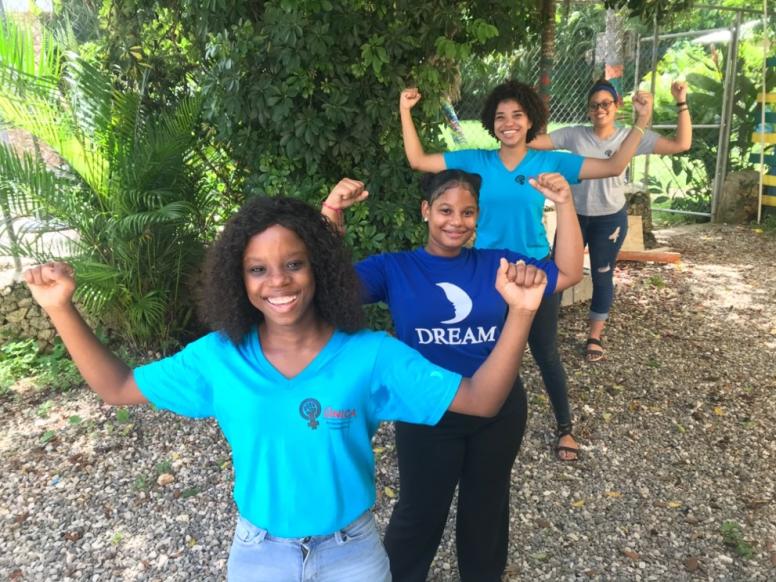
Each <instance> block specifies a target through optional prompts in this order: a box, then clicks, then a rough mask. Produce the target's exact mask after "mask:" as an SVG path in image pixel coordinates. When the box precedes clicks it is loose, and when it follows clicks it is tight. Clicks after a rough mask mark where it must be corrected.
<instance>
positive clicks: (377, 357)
mask: <svg viewBox="0 0 776 582" xmlns="http://www.w3.org/2000/svg"><path fill="white" fill-rule="evenodd" d="M134 375H135V381H136V382H137V385H138V386H139V387H140V390H141V392H142V393H143V395H144V396H145V397H146V398H147V399H148V400H149V401H151V402H152V403H154V404H155V405H156V406H158V407H159V408H164V409H167V410H171V411H172V412H175V413H177V414H181V415H184V416H190V417H195V418H202V417H210V416H212V417H215V418H216V419H217V421H218V424H219V425H220V427H221V430H222V431H223V432H224V436H225V437H226V440H227V441H228V442H229V445H230V446H231V448H232V458H233V462H234V499H235V502H236V504H237V508H238V510H239V512H240V514H241V515H242V516H243V517H244V518H246V519H247V520H248V521H250V522H251V523H253V524H254V525H256V526H258V527H262V528H265V529H267V530H268V531H269V532H270V533H271V534H273V535H276V536H280V537H303V536H308V535H310V536H312V535H324V534H330V533H332V532H334V531H337V530H339V529H342V528H343V527H345V526H346V525H347V524H349V523H350V522H352V521H353V520H355V519H356V518H357V517H358V516H359V515H360V514H361V513H363V512H364V511H365V510H367V509H368V508H369V507H371V506H372V505H373V504H374V501H375V486H374V456H373V454H372V447H371V438H372V435H374V433H375V431H376V429H377V426H378V424H379V423H380V421H383V420H403V421H406V422H413V423H419V424H436V423H437V422H438V421H439V419H440V418H441V417H442V415H443V414H444V412H445V411H446V410H447V408H448V407H449V405H450V403H451V402H452V400H453V398H454V397H455V394H456V391H457V390H458V386H459V384H460V381H461V376H460V375H459V374H455V373H453V372H448V371H447V370H444V369H443V368H440V367H438V366H436V365H434V364H432V363H430V362H428V361H427V360H426V359H424V358H423V357H422V356H421V355H420V354H418V352H416V351H415V350H413V349H411V348H409V347H407V346H406V345H404V344H403V343H401V342H400V341H399V340H397V339H395V338H392V337H390V336H389V335H388V334H386V333H384V332H372V331H361V332H358V333H355V334H346V333H343V332H339V331H337V332H335V333H334V334H333V335H332V337H331V339H330V340H329V341H328V343H327V344H326V345H325V346H324V348H323V349H322V350H321V351H320V353H319V354H318V355H317V356H316V357H315V359H314V360H313V361H312V362H311V363H310V364H309V365H308V366H307V367H306V368H305V369H304V370H303V371H302V372H300V373H299V374H298V375H297V376H295V377H294V378H291V379H288V378H286V377H285V376H283V375H282V374H281V373H280V372H278V370H277V369H275V368H274V367H273V366H272V364H270V363H269V361H267V359H266V358H265V357H264V354H263V352H262V349H261V345H260V343H259V337H258V333H257V331H255V330H254V331H253V332H251V333H250V334H248V335H247V336H246V338H245V339H244V340H243V341H242V342H241V344H240V345H239V346H235V345H234V344H233V343H232V342H231V341H229V340H228V338H226V337H225V336H224V335H222V334H219V333H211V334H209V335H207V336H205V337H203V338H201V339H199V340H197V341H195V342H193V343H191V344H189V345H188V346H186V348H185V349H183V350H182V351H181V352H179V353H177V354H175V355H174V356H171V357H169V358H165V359H163V360H160V361H157V362H154V363H151V364H148V365H146V366H142V367H140V368H137V369H135V371H134Z"/></svg>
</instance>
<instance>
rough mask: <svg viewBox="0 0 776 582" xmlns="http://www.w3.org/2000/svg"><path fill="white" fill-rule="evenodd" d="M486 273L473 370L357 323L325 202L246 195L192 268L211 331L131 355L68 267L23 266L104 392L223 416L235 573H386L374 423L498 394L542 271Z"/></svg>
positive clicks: (514, 266)
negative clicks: (495, 319) (97, 316)
mask: <svg viewBox="0 0 776 582" xmlns="http://www.w3.org/2000/svg"><path fill="white" fill-rule="evenodd" d="M491 274H492V277H491V284H492V283H493V281H495V286H496V288H497V289H498V293H499V295H500V296H501V297H503V300H504V301H505V302H506V303H507V304H508V306H509V308H508V314H507V315H506V322H505V324H504V327H503V329H502V330H501V334H500V336H499V338H498V341H497V342H496V345H495V347H494V348H493V351H492V352H491V353H490V355H489V357H488V358H487V360H485V361H484V362H483V363H482V365H481V366H479V368H477V370H473V371H472V375H471V377H470V378H468V377H466V378H465V377H462V376H461V374H458V373H455V372H450V371H448V370H446V369H445V368H443V367H440V366H438V365H435V364H433V363H431V362H429V361H428V360H427V359H425V358H424V357H423V356H421V355H420V354H419V353H418V352H416V351H415V350H413V349H411V348H410V347H408V346H406V345H405V344H403V343H402V342H400V341H398V340H396V339H393V338H392V337H390V336H389V335H387V334H385V333H382V332H370V331H366V330H364V329H362V314H361V297H360V293H359V286H358V280H357V278H356V274H355V272H354V270H353V267H352V264H351V259H350V254H349V252H348V251H347V249H346V247H345V245H344V243H343V242H342V240H341V237H340V236H339V234H338V232H337V230H336V229H335V228H334V227H333V226H332V225H331V223H330V222H329V221H328V220H327V219H326V218H324V217H323V216H321V214H320V213H319V212H318V211H317V210H315V209H313V208H312V207H310V206H308V205H307V204H305V203H304V202H302V201H300V200H297V199H293V198H285V197H277V198H265V197H257V198H253V199H252V200H250V201H249V202H248V203H247V204H245V205H244V206H243V208H242V209H241V210H240V211H239V212H238V213H237V214H236V215H235V216H233V217H232V218H231V219H230V220H229V221H228V223H227V224H226V227H225V228H224V230H223V232H222V233H221V234H220V236H219V238H218V240H217V241H216V242H215V244H214V245H213V247H212V249H211V251H210V254H209V258H208V261H207V264H206V266H205V269H204V272H203V273H202V277H201V278H200V279H199V281H200V284H201V286H202V289H201V291H202V293H201V294H202V301H201V311H202V315H203V318H204V319H205V320H206V321H207V322H208V323H209V324H210V326H211V327H212V329H213V330H214V331H213V332H212V333H210V334H208V335H206V336H204V337H202V338H201V339H199V340H197V341H195V342H193V343H190V344H189V345H188V346H186V347H185V348H184V349H183V350H182V351H180V352H179V353H177V354H175V355H173V356H171V357H167V358H164V359H162V360H159V361H157V362H153V363H151V364H148V365H145V366H141V367H139V368H136V369H134V370H133V369H131V368H129V367H128V366H127V365H126V364H125V363H124V362H122V361H121V360H119V359H118V358H117V357H116V356H115V355H114V354H113V353H111V352H110V351H109V350H108V349H107V348H106V347H105V346H103V345H102V344H101V343H100V342H99V341H98V340H97V338H96V337H95V335H94V333H93V332H92V330H91V329H90V328H89V327H88V326H87V324H86V323H85V322H84V320H83V319H82V318H81V316H80V315H79V313H78V311H77V310H76V308H75V307H74V306H73V303H72V300H71V299H72V296H73V292H74V291H75V287H76V284H75V278H74V273H73V270H72V268H70V267H69V266H68V265H67V264H65V263H48V264H45V265H41V266H38V267H35V268H32V269H30V270H28V271H26V272H25V275H24V276H25V280H26V281H27V283H28V285H29V287H30V291H31V293H32V295H33V297H34V299H35V300H36V301H37V302H38V303H39V304H40V305H41V307H42V308H43V309H44V310H45V311H46V312H47V313H48V315H49V317H50V318H51V320H52V322H53V323H54V326H55V327H56V329H57V331H58V332H59V335H60V337H61V338H62V340H63V342H64V344H65V346H66V347H67V349H68V350H69V351H70V355H71V356H72V358H73V360H74V362H75V364H76V365H77V366H78V369H79V371H80V372H81V374H82V375H83V377H84V379H85V380H86V382H87V384H88V385H89V386H90V387H91V388H92V389H93V390H94V391H95V392H96V393H97V394H98V395H99V396H100V397H101V398H102V399H103V400H105V402H107V403H108V404H113V405H127V404H141V403H145V402H152V403H153V404H155V405H156V406H158V407H159V408H163V409H167V410H170V411H172V412H175V413H177V414H181V415H184V416H189V417H194V418H201V417H214V418H215V419H216V420H217V422H218V424H219V426H220V428H221V430H222V431H223V433H224V436H225V437H226V440H227V441H228V443H229V445H230V447H231V449H232V458H233V465H234V500H235V503H236V505H237V511H238V514H239V515H238V519H237V526H236V529H235V533H234V539H233V542H232V547H231V550H230V555H229V561H228V566H227V570H228V572H227V578H228V580H229V581H231V582H237V581H246V582H247V581H268V582H287V581H299V582H301V581H302V580H314V581H317V582H356V581H358V582H362V581H364V580H369V581H370V582H382V581H387V580H390V579H391V575H390V570H389V565H388V558H387V556H386V553H385V550H384V548H383V546H382V544H381V543H380V538H379V533H378V531H377V528H376V525H375V523H374V519H373V517H372V514H371V512H370V508H371V506H372V505H373V503H374V501H375V488H374V456H373V453H372V448H371V437H372V435H373V434H374V432H375V430H376V429H377V426H378V424H379V423H380V422H381V421H384V420H402V421H406V422H413V423H420V424H435V423H437V422H438V421H439V419H440V418H441V417H442V416H443V415H444V414H445V412H446V411H448V410H450V411H453V412H457V413H461V414H470V415H477V416H486V417H487V416H494V415H496V414H497V413H498V411H499V410H500V409H501V407H502V405H503V403H504V400H505V399H506V398H507V396H508V395H509V393H510V391H511V389H512V386H513V384H514V382H515V378H516V376H517V372H518V368H519V365H520V358H521V354H522V352H523V349H524V347H525V342H526V338H527V336H528V330H529V328H530V325H531V321H532V319H533V316H534V313H535V311H536V309H537V308H538V306H539V303H540V302H541V297H542V295H543V293H544V288H545V286H546V277H545V275H544V271H542V270H541V269H537V268H536V267H535V266H534V265H527V264H525V263H522V262H518V263H509V262H507V260H506V259H504V258H500V259H499V267H498V269H497V270H496V271H495V272H492V273H491Z"/></svg>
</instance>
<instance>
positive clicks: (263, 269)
mask: <svg viewBox="0 0 776 582" xmlns="http://www.w3.org/2000/svg"><path fill="white" fill-rule="evenodd" d="M243 281H244V283H245V292H246V293H247V294H248V299H249V301H250V302H251V304H252V305H253V306H254V307H255V308H256V309H258V310H259V311H261V313H262V314H263V315H264V321H265V324H266V325H267V326H292V325H300V324H302V325H304V324H309V323H312V322H314V321H315V318H316V315H315V310H314V308H313V305H312V302H313V297H314V296H315V275H314V273H313V268H312V264H311V263H310V258H309V255H308V251H307V247H306V246H305V244H304V242H302V239H300V238H299V237H298V236H297V235H296V233H294V232H293V231H292V230H289V229H287V228H285V227H283V226H280V225H274V226H271V227H269V228H268V229H266V230H265V231H263V232H260V233H259V234H257V235H254V236H253V237H252V238H251V239H250V240H249V241H248V245H247V246H246V247H245V252H244V253H243Z"/></svg>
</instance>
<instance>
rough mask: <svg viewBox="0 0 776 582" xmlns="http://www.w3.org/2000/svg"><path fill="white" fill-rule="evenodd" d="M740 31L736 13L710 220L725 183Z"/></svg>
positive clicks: (726, 66) (727, 63)
mask: <svg viewBox="0 0 776 582" xmlns="http://www.w3.org/2000/svg"><path fill="white" fill-rule="evenodd" d="M740 29H741V13H740V12H736V23H735V26H734V27H733V29H732V30H731V37H730V44H729V45H728V50H727V57H726V58H727V62H726V63H725V85H724V88H723V91H722V111H721V112H720V116H721V119H720V128H719V141H718V142H717V169H716V172H715V174H714V187H713V188H712V191H711V218H712V220H714V215H715V213H716V210H717V204H718V200H719V195H720V193H721V192H722V185H723V184H724V182H725V174H726V172H727V162H728V153H729V148H730V130H731V125H732V117H733V103H734V101H735V89H736V71H737V70H738V35H739V32H740Z"/></svg>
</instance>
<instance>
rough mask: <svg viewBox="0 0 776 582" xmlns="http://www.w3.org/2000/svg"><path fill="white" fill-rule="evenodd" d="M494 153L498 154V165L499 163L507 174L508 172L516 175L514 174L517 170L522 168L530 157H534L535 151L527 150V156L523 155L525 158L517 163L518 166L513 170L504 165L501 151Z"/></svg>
mask: <svg viewBox="0 0 776 582" xmlns="http://www.w3.org/2000/svg"><path fill="white" fill-rule="evenodd" d="M494 151H495V152H496V159H498V163H499V164H501V168H502V169H503V170H504V171H505V172H507V173H508V174H514V173H515V172H516V171H517V169H518V168H519V167H520V166H522V165H523V164H524V163H525V161H526V160H527V159H528V158H529V157H530V156H532V155H533V151H534V150H532V149H527V150H526V151H525V155H523V158H522V159H521V160H520V161H519V162H518V163H517V165H516V166H515V167H514V168H512V169H511V170H510V169H509V168H508V167H507V165H506V164H505V163H504V160H502V159H501V150H494Z"/></svg>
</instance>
